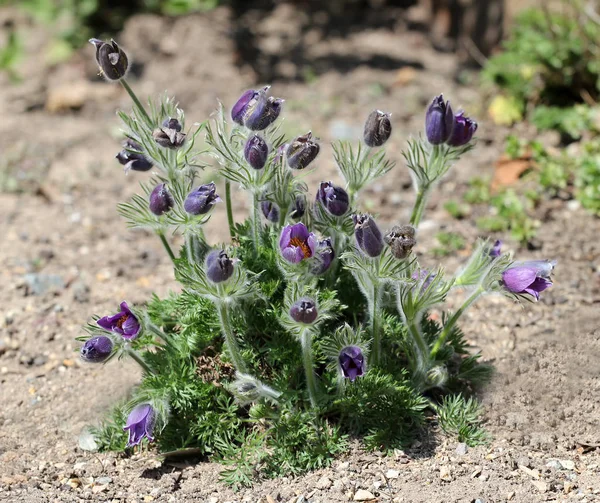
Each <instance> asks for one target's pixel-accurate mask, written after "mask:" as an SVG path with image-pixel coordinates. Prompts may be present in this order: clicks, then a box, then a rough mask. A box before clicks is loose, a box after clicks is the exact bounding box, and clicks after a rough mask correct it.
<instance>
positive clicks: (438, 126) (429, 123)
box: [425, 94, 455, 145]
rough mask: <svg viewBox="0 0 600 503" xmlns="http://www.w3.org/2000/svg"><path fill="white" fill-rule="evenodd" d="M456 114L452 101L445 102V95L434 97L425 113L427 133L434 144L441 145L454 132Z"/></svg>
mask: <svg viewBox="0 0 600 503" xmlns="http://www.w3.org/2000/svg"><path fill="white" fill-rule="evenodd" d="M454 120H455V119H454V114H453V113H452V107H451V106H450V102H449V101H446V102H445V103H444V95H443V94H440V95H439V96H436V97H435V98H433V101H432V102H431V105H429V108H428V109H427V113H426V115H425V134H426V135H427V140H428V141H429V143H431V144H432V145H441V144H442V143H444V142H445V141H446V140H447V139H448V138H449V137H450V134H451V133H452V127H453V125H454Z"/></svg>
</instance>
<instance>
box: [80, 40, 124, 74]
mask: <svg viewBox="0 0 600 503" xmlns="http://www.w3.org/2000/svg"><path fill="white" fill-rule="evenodd" d="M90 43H91V44H93V45H94V46H95V47H96V62H97V63H98V66H99V67H100V70H101V71H102V75H104V76H105V77H106V78H107V79H108V80H119V79H122V78H123V77H125V74H126V73H127V68H128V67H129V62H128V60H127V55H126V54H125V53H124V52H123V50H122V49H121V48H120V47H119V46H118V45H117V43H116V42H115V41H114V40H111V41H110V43H109V42H103V41H102V40H98V39H97V38H91V39H90Z"/></svg>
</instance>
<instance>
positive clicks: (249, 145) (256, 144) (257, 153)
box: [244, 134, 269, 169]
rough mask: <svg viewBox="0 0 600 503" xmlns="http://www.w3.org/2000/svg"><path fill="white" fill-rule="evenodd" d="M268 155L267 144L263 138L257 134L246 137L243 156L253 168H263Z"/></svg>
mask: <svg viewBox="0 0 600 503" xmlns="http://www.w3.org/2000/svg"><path fill="white" fill-rule="evenodd" d="M268 156H269V146H268V145H267V142H266V141H265V140H264V138H261V137H260V136H258V135H257V134H255V135H252V136H251V137H250V138H248V141H247V142H246V145H245V146H244V158H245V159H246V162H247V163H248V164H250V166H252V167H253V168H254V169H263V168H264V167H265V163H266V162H267V157H268Z"/></svg>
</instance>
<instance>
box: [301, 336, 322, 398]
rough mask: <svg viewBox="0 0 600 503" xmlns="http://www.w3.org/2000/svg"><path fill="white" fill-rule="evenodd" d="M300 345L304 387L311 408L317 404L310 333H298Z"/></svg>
mask: <svg viewBox="0 0 600 503" xmlns="http://www.w3.org/2000/svg"><path fill="white" fill-rule="evenodd" d="M300 344H301V346H302V362H303V363H304V373H305V375H306V387H307V389H308V396H309V398H310V403H311V405H312V406H313V407H316V406H317V404H318V401H317V396H318V388H317V377H316V376H315V371H314V362H313V353H312V332H311V330H310V329H308V328H305V329H303V330H302V332H301V333H300Z"/></svg>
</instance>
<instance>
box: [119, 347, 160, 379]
mask: <svg viewBox="0 0 600 503" xmlns="http://www.w3.org/2000/svg"><path fill="white" fill-rule="evenodd" d="M125 351H126V352H127V354H128V355H129V356H130V357H131V358H132V359H133V360H135V361H136V362H137V363H138V364H139V366H140V367H142V369H144V372H146V373H147V374H151V375H152V374H155V373H156V372H154V370H152V369H151V368H150V367H149V366H148V364H147V363H146V362H145V361H144V359H143V358H142V357H141V356H140V354H139V353H138V352H137V351H136V350H135V349H132V348H131V347H130V346H127V348H126V349H125Z"/></svg>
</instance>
